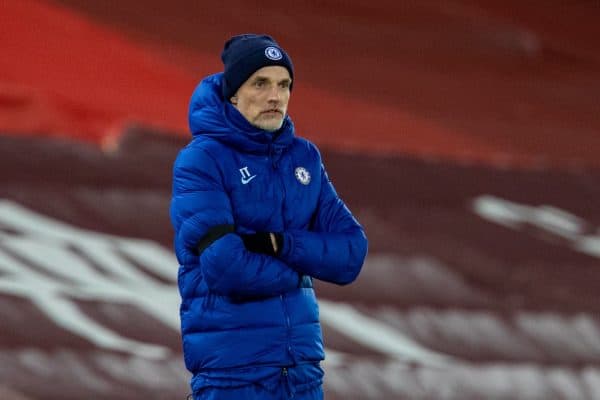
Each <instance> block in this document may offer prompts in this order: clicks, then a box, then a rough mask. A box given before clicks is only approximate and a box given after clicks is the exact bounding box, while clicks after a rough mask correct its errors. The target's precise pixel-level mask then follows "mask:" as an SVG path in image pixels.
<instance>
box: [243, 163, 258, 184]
mask: <svg viewBox="0 0 600 400" xmlns="http://www.w3.org/2000/svg"><path fill="white" fill-rule="evenodd" d="M240 174H242V185H246V184H248V182H250V181H251V180H252V179H254V178H256V175H250V172H249V171H248V167H244V168H240Z"/></svg>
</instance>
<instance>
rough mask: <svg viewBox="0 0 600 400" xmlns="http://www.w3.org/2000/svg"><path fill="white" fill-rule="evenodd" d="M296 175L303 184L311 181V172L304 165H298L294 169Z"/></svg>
mask: <svg viewBox="0 0 600 400" xmlns="http://www.w3.org/2000/svg"><path fill="white" fill-rule="evenodd" d="M294 175H296V179H298V182H300V183H301V184H303V185H308V184H309V183H310V172H308V171H307V170H306V168H304V167H298V168H296V170H295V171H294Z"/></svg>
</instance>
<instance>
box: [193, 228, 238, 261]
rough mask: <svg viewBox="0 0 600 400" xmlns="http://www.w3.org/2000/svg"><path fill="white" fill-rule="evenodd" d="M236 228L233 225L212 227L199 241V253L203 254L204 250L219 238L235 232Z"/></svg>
mask: <svg viewBox="0 0 600 400" xmlns="http://www.w3.org/2000/svg"><path fill="white" fill-rule="evenodd" d="M234 232H235V228H234V226H233V225H217V226H215V227H213V228H211V229H210V230H209V231H208V232H207V233H206V235H204V237H203V238H202V239H200V242H198V255H200V254H202V252H203V251H204V250H206V248H207V247H208V246H210V245H211V244H213V243H214V242H215V241H217V240H218V239H220V238H222V237H223V236H225V235H227V234H228V233H234Z"/></svg>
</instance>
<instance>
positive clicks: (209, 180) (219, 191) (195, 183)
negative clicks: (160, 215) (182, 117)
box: [170, 147, 300, 298]
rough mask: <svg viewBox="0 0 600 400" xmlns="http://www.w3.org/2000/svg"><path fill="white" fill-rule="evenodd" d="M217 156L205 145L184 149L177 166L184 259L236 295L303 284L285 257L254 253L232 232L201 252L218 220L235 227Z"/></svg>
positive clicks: (179, 244)
mask: <svg viewBox="0 0 600 400" xmlns="http://www.w3.org/2000/svg"><path fill="white" fill-rule="evenodd" d="M222 182H223V180H222V175H221V172H220V170H219V168H218V166H217V162H216V161H215V160H214V159H213V158H212V157H211V155H210V154H209V153H208V152H206V151H205V150H203V149H201V148H193V147H187V148H185V149H184V150H182V151H181V153H180V154H179V156H178V157H177V160H176V161H175V165H174V169H173V196H172V200H171V208H170V214H171V221H172V224H173V227H174V229H175V252H176V254H177V258H178V260H179V263H180V264H182V265H185V266H191V267H194V266H198V264H199V267H200V268H201V271H202V277H203V279H204V280H205V282H206V284H207V286H208V288H209V289H210V290H211V291H213V292H215V293H217V294H221V295H226V296H232V297H239V298H245V297H268V296H276V295H279V294H282V293H285V292H288V291H291V290H294V289H296V288H297V287H298V283H299V279H300V278H299V274H298V272H297V271H295V270H293V269H292V268H290V267H289V266H287V265H286V264H285V262H283V261H282V260H279V259H277V258H274V257H269V256H266V255H261V254H256V253H251V252H249V251H247V250H246V249H245V247H244V243H243V242H242V239H241V238H240V237H239V236H238V235H237V234H235V233H227V234H225V235H223V236H221V237H220V238H218V239H216V240H215V241H213V242H212V243H211V244H209V245H208V246H207V247H206V248H205V249H204V251H202V252H201V254H198V250H197V249H198V244H199V243H200V241H201V240H202V239H203V238H204V237H205V236H206V235H207V234H209V233H210V232H211V230H213V228H215V227H217V226H230V227H231V228H233V227H234V225H235V221H234V220H233V213H232V209H231V202H230V200H229V196H228V195H227V193H226V192H225V189H224V187H223V183H222Z"/></svg>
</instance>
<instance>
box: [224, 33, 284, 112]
mask: <svg viewBox="0 0 600 400" xmlns="http://www.w3.org/2000/svg"><path fill="white" fill-rule="evenodd" d="M221 60H223V65H224V67H225V68H224V71H223V97H224V98H225V101H229V99H230V98H231V96H233V95H234V94H235V93H236V92H237V90H238V89H239V87H240V86H242V84H243V83H244V82H246V80H248V78H250V76H251V75H252V74H253V73H255V72H256V71H257V70H259V69H261V68H262V67H266V66H269V65H279V66H282V67H285V68H287V70H288V72H289V73H290V78H292V84H293V81H294V66H293V65H292V60H291V59H290V57H289V56H288V55H287V53H286V52H285V51H284V50H283V49H282V48H281V47H279V45H278V44H277V42H276V41H275V39H273V38H272V37H271V36H269V35H255V34H244V35H237V36H233V37H232V38H231V39H229V40H228V41H227V42H226V43H225V46H224V47H223V53H221ZM291 89H292V86H291V85H290V90H291Z"/></svg>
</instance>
